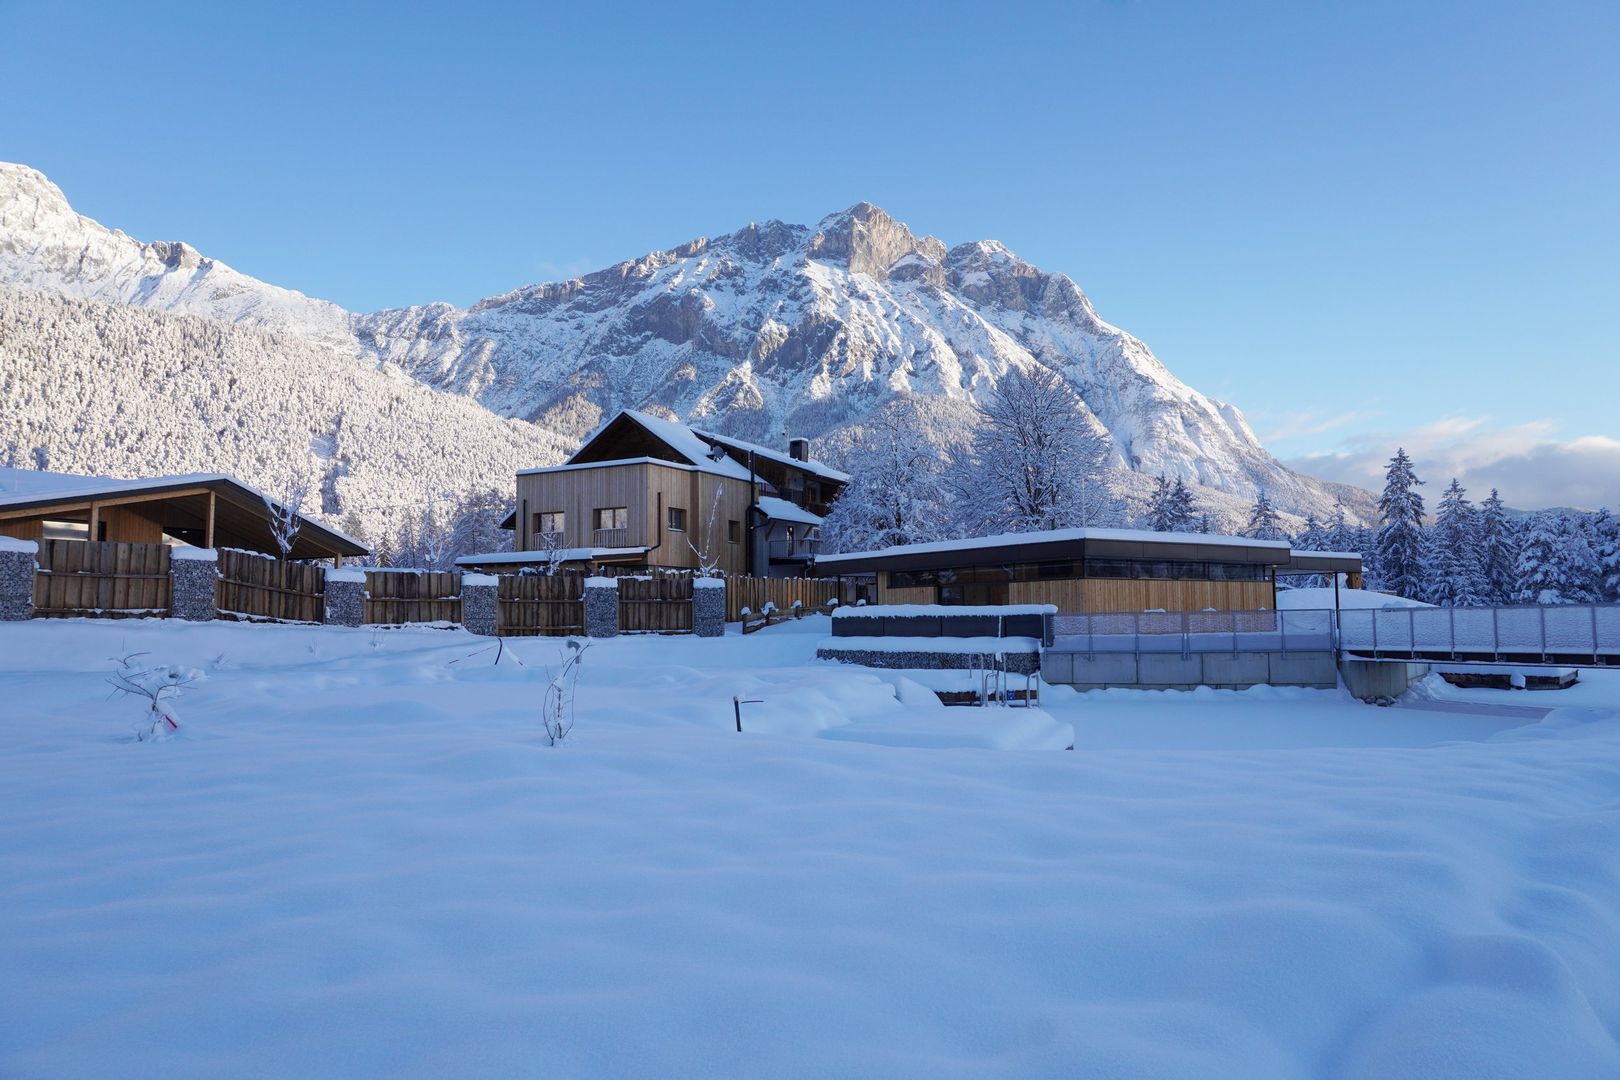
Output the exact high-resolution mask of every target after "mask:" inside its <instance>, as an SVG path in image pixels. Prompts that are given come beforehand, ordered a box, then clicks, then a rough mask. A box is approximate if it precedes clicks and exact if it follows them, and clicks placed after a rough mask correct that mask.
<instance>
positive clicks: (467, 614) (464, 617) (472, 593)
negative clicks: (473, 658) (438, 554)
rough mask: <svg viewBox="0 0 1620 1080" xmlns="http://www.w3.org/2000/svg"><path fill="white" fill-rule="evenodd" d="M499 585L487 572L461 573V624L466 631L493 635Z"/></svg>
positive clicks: (499, 582) (499, 581)
mask: <svg viewBox="0 0 1620 1080" xmlns="http://www.w3.org/2000/svg"><path fill="white" fill-rule="evenodd" d="M500 585H501V579H500V578H498V577H494V576H492V575H489V574H462V575H461V625H462V626H464V627H465V628H466V629H467V632H468V633H471V634H483V635H484V636H485V637H494V636H495V628H496V619H497V617H498V611H497V608H498V604H499V593H500Z"/></svg>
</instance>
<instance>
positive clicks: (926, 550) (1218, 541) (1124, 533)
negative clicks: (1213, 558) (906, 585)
mask: <svg viewBox="0 0 1620 1080" xmlns="http://www.w3.org/2000/svg"><path fill="white" fill-rule="evenodd" d="M1083 540H1107V541H1114V542H1118V543H1138V544H1198V545H1208V546H1219V547H1245V548H1258V549H1263V550H1268V551H1276V552H1280V553H1286V552H1288V550H1289V544H1288V541H1286V540H1255V539H1253V538H1252V537H1248V536H1213V535H1210V534H1208V533H1175V532H1153V531H1151V530H1148V529H1049V530H1045V531H1043V532H1026V533H1000V534H998V535H996V536H974V537H968V538H966V539H962V540H937V541H934V542H933V543H928V544H896V545H894V546H892V547H886V548H879V549H877V550H875V551H851V552H846V553H844V554H842V555H821V556H819V557H817V559H816V565H817V566H824V565H827V564H829V563H831V564H835V565H836V564H837V563H840V562H857V561H865V560H867V559H872V558H880V557H882V556H885V555H933V554H943V553H947V552H953V551H981V550H983V549H985V548H997V547H1013V546H1018V547H1025V546H1028V545H1031V544H1060V543H1068V542H1075V541H1083Z"/></svg>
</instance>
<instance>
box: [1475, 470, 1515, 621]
mask: <svg viewBox="0 0 1620 1080" xmlns="http://www.w3.org/2000/svg"><path fill="white" fill-rule="evenodd" d="M1477 536H1478V540H1479V569H1480V576H1481V577H1482V578H1483V579H1484V584H1485V592H1484V596H1485V600H1486V602H1487V603H1492V604H1506V603H1510V602H1512V600H1513V596H1514V593H1515V592H1516V591H1517V587H1518V584H1517V579H1518V564H1519V543H1518V530H1517V529H1515V528H1514V525H1513V522H1512V521H1510V520H1508V516H1507V509H1506V508H1505V507H1504V506H1503V505H1502V496H1501V495H1499V494H1497V491H1496V489H1495V488H1491V494H1490V496H1489V497H1488V498H1487V499H1486V500H1485V501H1484V502H1482V503H1480V504H1479V528H1478V533H1477Z"/></svg>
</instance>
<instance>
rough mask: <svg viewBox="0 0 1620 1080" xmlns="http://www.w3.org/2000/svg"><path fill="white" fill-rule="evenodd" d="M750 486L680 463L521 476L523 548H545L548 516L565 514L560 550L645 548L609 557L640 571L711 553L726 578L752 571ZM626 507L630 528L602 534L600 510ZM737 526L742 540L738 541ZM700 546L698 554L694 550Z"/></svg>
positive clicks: (689, 562) (681, 564) (691, 562)
mask: <svg viewBox="0 0 1620 1080" xmlns="http://www.w3.org/2000/svg"><path fill="white" fill-rule="evenodd" d="M748 504H749V497H748V485H747V483H745V482H743V481H741V480H734V479H732V478H730V477H727V476H716V475H714V474H712V473H707V472H702V471H700V470H698V469H695V468H692V467H690V466H681V465H678V464H675V463H673V462H670V463H665V462H655V461H641V462H626V463H614V462H606V463H603V464H601V465H595V466H587V467H581V468H570V469H557V470H548V471H545V472H535V473H520V474H519V475H518V478H517V516H516V520H515V525H516V527H517V536H516V545H515V546H516V547H517V549H518V550H519V551H539V550H542V549H543V548H544V547H545V543H544V541H543V538H542V536H541V523H542V521H543V520H549V519H543V518H542V516H541V515H545V514H556V513H561V514H562V525H563V528H562V534H561V537H560V539H559V540H558V541H557V542H556V546H557V547H560V548H567V549H571V550H586V549H590V550H597V549H605V550H608V551H611V550H613V549H622V548H639V549H644V550H643V551H638V552H636V553H634V554H630V555H622V556H614V555H605V556H603V561H623V562H627V563H630V564H633V565H637V566H660V567H667V568H670V569H685V570H690V569H695V568H697V567H698V566H699V564H700V563H701V561H702V560H701V559H700V558H699V555H698V552H699V551H704V552H707V553H709V554H710V555H711V556H712V558H713V559H714V561H715V563H716V565H717V566H718V568H719V569H720V570H721V572H723V573H727V574H740V573H742V572H743V571H744V570H745V569H746V552H745V545H744V543H743V532H742V530H743V523H744V521H745V520H746V517H747V512H748ZM619 507H623V508H624V510H625V518H626V520H625V524H624V527H623V528H622V529H607V530H603V529H598V528H597V525H598V523H599V522H598V518H597V512H598V511H601V510H612V509H616V508H619ZM671 510H678V511H682V512H683V514H684V517H685V524H686V528H685V529H677V528H672V527H671V524H670V511H671ZM731 522H736V523H737V526H736V535H737V539H736V540H732V539H731V538H730V537H731V535H732V526H731V525H730V523H731ZM694 549H696V550H694Z"/></svg>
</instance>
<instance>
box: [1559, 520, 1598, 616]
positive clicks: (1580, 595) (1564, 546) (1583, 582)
mask: <svg viewBox="0 0 1620 1080" xmlns="http://www.w3.org/2000/svg"><path fill="white" fill-rule="evenodd" d="M1558 575H1559V577H1560V578H1561V579H1562V580H1563V583H1564V585H1563V593H1564V597H1565V599H1567V600H1568V601H1569V602H1570V603H1572V604H1595V603H1597V600H1598V597H1599V596H1600V595H1602V592H1603V584H1602V582H1603V572H1602V570H1601V569H1600V568H1599V566H1598V559H1597V553H1596V552H1595V551H1593V550H1592V541H1591V538H1590V536H1589V535H1588V532H1587V530H1586V529H1585V528H1583V527H1582V523H1581V522H1580V521H1579V520H1577V519H1575V518H1572V517H1571V516H1570V515H1568V514H1559V515H1558Z"/></svg>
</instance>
